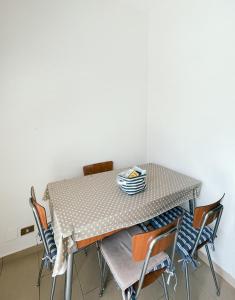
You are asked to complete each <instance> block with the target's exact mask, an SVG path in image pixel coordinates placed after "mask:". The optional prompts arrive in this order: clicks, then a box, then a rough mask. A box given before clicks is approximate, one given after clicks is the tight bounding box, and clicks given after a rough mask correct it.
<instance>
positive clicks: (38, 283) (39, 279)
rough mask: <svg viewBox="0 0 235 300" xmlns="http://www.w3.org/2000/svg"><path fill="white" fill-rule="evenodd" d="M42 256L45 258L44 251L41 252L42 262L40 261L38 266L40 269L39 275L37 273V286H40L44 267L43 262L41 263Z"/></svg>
mask: <svg viewBox="0 0 235 300" xmlns="http://www.w3.org/2000/svg"><path fill="white" fill-rule="evenodd" d="M44 256H45V250H44V251H43V255H42V261H41V265H40V269H39V273H38V281H37V286H40V284H41V276H42V270H43V267H44V261H43V258H44Z"/></svg>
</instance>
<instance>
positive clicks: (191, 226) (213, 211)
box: [177, 194, 225, 300]
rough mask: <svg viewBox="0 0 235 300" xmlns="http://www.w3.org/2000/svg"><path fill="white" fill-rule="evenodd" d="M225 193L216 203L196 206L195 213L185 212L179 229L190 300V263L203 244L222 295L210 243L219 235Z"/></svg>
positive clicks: (217, 288) (180, 247)
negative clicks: (211, 225)
mask: <svg viewBox="0 0 235 300" xmlns="http://www.w3.org/2000/svg"><path fill="white" fill-rule="evenodd" d="M224 195H225V194H224ZM224 195H223V196H222V198H221V199H220V200H218V201H216V202H215V203H212V204H209V205H205V206H200V207H196V208H195V210H194V215H191V214H190V213H188V212H186V213H185V214H184V217H183V221H182V226H181V229H180V231H179V235H178V240H177V252H178V253H180V254H181V256H182V258H183V260H184V268H185V280H186V289H187V299H188V300H190V299H191V294H190V285H189V274H188V263H189V262H195V263H196V258H197V251H198V249H200V248H202V247H203V246H205V248H206V252H207V257H208V261H209V264H210V269H211V272H212V276H213V279H214V283H215V287H216V291H217V295H218V296H219V295H220V289H219V286H218V282H217V279H216V275H215V271H214V267H213V263H212V260H211V256H210V251H209V247H208V244H209V243H211V244H212V245H213V244H214V240H215V238H216V235H217V231H218V227H219V223H220V219H221V216H222V212H223V205H222V204H221V201H222V199H223V198H224ZM214 221H215V223H214V226H213V227H209V226H208V225H210V224H212V223H213V222H214ZM188 238H189V239H188ZM185 240H187V241H188V242H187V243H185Z"/></svg>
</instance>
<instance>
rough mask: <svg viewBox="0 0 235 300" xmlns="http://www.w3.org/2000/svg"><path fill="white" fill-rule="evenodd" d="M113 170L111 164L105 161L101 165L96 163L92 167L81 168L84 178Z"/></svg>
mask: <svg viewBox="0 0 235 300" xmlns="http://www.w3.org/2000/svg"><path fill="white" fill-rule="evenodd" d="M112 170H113V162H112V161H105V162H101V163H96V164H92V165H87V166H84V167H83V174H84V176H87V175H92V174H97V173H102V172H107V171H112Z"/></svg>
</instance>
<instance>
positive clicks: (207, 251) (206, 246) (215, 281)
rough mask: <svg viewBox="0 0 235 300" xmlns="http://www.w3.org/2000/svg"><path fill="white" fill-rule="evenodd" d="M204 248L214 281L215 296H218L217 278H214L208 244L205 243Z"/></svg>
mask: <svg viewBox="0 0 235 300" xmlns="http://www.w3.org/2000/svg"><path fill="white" fill-rule="evenodd" d="M205 248H206V253H207V257H208V261H209V264H210V269H211V273H212V276H213V279H214V283H215V287H216V294H217V296H219V295H220V288H219V285H218V282H217V279H216V275H215V270H214V266H213V263H212V260H211V255H210V251H209V248H208V245H205Z"/></svg>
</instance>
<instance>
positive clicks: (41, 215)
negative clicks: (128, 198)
mask: <svg viewBox="0 0 235 300" xmlns="http://www.w3.org/2000/svg"><path fill="white" fill-rule="evenodd" d="M31 199H32V204H33V205H34V207H35V209H36V211H37V213H38V217H39V220H40V223H41V226H42V228H43V229H45V230H46V229H48V223H47V215H46V210H45V208H44V207H43V206H42V205H40V204H39V203H38V202H37V200H36V196H35V191H34V187H33V186H32V187H31Z"/></svg>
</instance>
